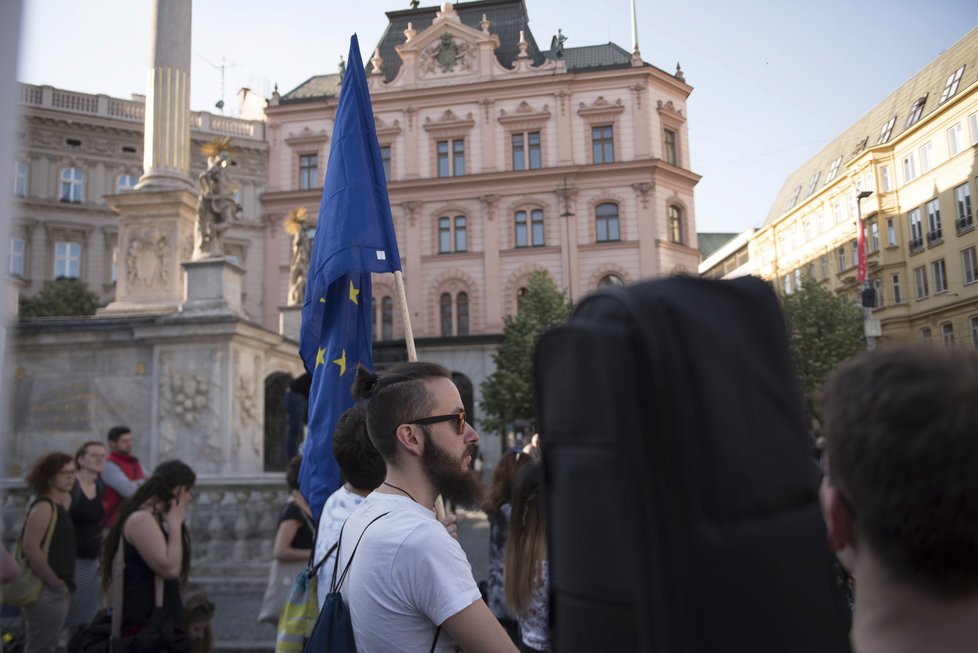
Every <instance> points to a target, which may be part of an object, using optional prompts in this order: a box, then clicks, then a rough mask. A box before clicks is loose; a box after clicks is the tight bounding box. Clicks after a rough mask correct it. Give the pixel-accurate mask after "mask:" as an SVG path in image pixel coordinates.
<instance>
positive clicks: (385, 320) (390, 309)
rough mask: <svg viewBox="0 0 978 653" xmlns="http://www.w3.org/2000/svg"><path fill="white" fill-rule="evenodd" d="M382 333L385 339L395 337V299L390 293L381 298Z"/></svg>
mask: <svg viewBox="0 0 978 653" xmlns="http://www.w3.org/2000/svg"><path fill="white" fill-rule="evenodd" d="M380 333H381V337H382V338H383V339H384V340H393V339H394V300H393V299H392V298H391V297H390V296H389V295H385V296H384V298H383V299H381V300H380Z"/></svg>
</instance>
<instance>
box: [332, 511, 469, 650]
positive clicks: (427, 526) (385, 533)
mask: <svg viewBox="0 0 978 653" xmlns="http://www.w3.org/2000/svg"><path fill="white" fill-rule="evenodd" d="M388 511H389V514H387V515H386V516H384V517H381V518H380V519H378V520H377V521H376V522H374V523H373V525H371V526H370V528H369V529H368V530H367V531H366V534H365V535H364V537H363V541H362V542H360V547H359V548H358V549H357V552H356V556H355V557H354V559H353V564H352V565H351V566H350V572H349V575H348V576H347V578H346V581H345V582H344V583H343V586H342V587H341V589H340V591H341V592H342V594H343V600H344V601H345V602H346V604H347V606H348V607H349V608H350V616H351V618H352V620H353V635H354V638H355V639H356V645H357V650H358V651H360V652H361V653H388V652H389V651H428V650H430V649H431V643H432V641H434V638H435V627H436V626H435V625H436V624H439V625H440V624H442V623H444V621H445V620H446V619H448V618H449V617H451V616H453V615H455V614H457V613H459V612H461V611H462V610H463V609H465V608H467V607H469V606H470V605H472V603H474V602H475V601H478V600H481V598H482V595H481V594H480V593H479V588H478V586H477V585H476V583H475V580H474V579H473V578H472V567H471V565H469V561H468V559H467V558H466V557H465V552H464V551H462V547H461V546H459V543H458V542H457V541H456V540H455V539H454V538H452V536H451V535H449V534H448V531H446V530H445V527H444V526H443V525H442V524H441V523H440V522H439V521H438V520H437V519H436V518H435V514H434V513H433V512H432V511H430V510H428V509H426V508H423V507H422V506H420V505H418V504H417V503H415V502H414V501H412V500H411V499H409V498H407V497H402V496H398V495H392V494H381V493H378V492H373V493H371V494H370V495H369V496H368V497H367V498H366V500H365V501H364V502H363V503H362V504H360V506H358V507H357V509H356V510H355V511H354V512H353V514H352V515H350V518H349V519H348V520H347V522H346V526H345V527H344V530H343V542H342V544H341V545H340V552H339V556H340V571H341V572H342V570H343V568H344V566H345V565H346V562H347V560H348V559H349V558H350V554H351V552H352V551H353V549H354V547H355V546H356V544H357V539H358V538H359V537H360V534H361V533H363V531H364V528H365V527H366V526H367V524H369V523H370V522H371V520H373V519H374V518H375V517H377V516H379V515H382V514H383V513H385V512H388ZM436 650H438V651H445V652H450V651H454V650H455V641H454V640H452V638H451V637H449V635H448V633H446V632H444V631H443V632H442V633H441V634H440V635H439V637H438V648H437V649H436Z"/></svg>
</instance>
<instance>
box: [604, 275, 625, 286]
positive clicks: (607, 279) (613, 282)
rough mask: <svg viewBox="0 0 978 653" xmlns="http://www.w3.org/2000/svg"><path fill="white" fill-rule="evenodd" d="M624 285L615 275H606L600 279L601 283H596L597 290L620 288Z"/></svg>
mask: <svg viewBox="0 0 978 653" xmlns="http://www.w3.org/2000/svg"><path fill="white" fill-rule="evenodd" d="M624 285H625V282H624V281H622V278H621V277H619V276H618V275H617V274H608V275H605V276H603V277H601V281H599V282H598V288H621V287H623V286H624Z"/></svg>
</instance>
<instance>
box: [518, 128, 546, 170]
mask: <svg viewBox="0 0 978 653" xmlns="http://www.w3.org/2000/svg"><path fill="white" fill-rule="evenodd" d="M512 143H513V170H539V169H540V168H541V167H542V159H541V157H540V132H521V133H519V134H513V136H512Z"/></svg>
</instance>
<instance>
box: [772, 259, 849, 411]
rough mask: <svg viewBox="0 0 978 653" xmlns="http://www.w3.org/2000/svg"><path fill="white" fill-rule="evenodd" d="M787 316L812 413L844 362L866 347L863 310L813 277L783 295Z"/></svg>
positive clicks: (800, 373) (796, 358)
mask: <svg viewBox="0 0 978 653" xmlns="http://www.w3.org/2000/svg"><path fill="white" fill-rule="evenodd" d="M784 315H785V321H786V322H787V326H788V337H789V340H790V343H791V351H792V354H793V355H794V357H795V365H796V367H797V369H798V378H799V380H800V381H801V387H802V390H803V391H804V393H805V403H806V405H807V407H808V411H809V414H810V415H812V416H815V415H816V408H817V406H816V401H815V397H816V395H817V393H818V392H819V391H820V390H821V388H822V385H823V384H824V383H825V380H826V378H828V376H829V374H831V372H832V370H834V369H835V368H836V366H838V365H839V363H841V362H842V361H844V360H846V359H847V358H850V357H852V356H855V355H856V354H858V353H859V352H860V351H863V350H864V349H865V346H866V344H865V340H864V339H863V310H862V308H861V307H860V306H859V305H857V304H855V303H853V302H852V301H850V300H849V299H847V298H845V297H842V296H839V295H836V294H835V293H833V292H832V291H831V290H829V289H828V288H827V287H825V286H824V285H822V284H820V283H818V282H817V281H815V280H814V279H812V278H810V277H809V278H807V279H805V280H804V281H803V283H802V287H801V289H799V290H798V291H796V292H795V293H794V294H791V295H788V296H786V297H785V298H784Z"/></svg>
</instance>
